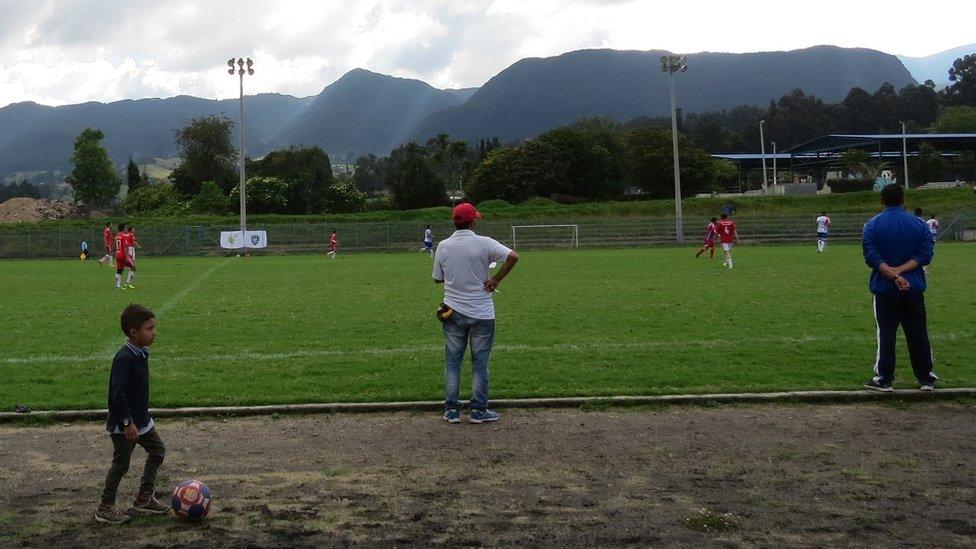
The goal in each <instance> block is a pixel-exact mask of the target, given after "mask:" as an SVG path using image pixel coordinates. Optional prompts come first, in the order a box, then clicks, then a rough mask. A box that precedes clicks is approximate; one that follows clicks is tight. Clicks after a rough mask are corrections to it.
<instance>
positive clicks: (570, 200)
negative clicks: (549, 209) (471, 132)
mask: <svg viewBox="0 0 976 549" xmlns="http://www.w3.org/2000/svg"><path fill="white" fill-rule="evenodd" d="M549 198H551V199H552V201H553V202H555V203H556V204H582V203H583V202H586V199H585V198H580V197H578V196H572V195H569V194H554V195H552V196H551V197H549Z"/></svg>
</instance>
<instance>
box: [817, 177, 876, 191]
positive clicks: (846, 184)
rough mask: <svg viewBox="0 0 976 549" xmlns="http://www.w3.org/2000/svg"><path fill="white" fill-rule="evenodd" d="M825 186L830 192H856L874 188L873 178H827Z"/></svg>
mask: <svg viewBox="0 0 976 549" xmlns="http://www.w3.org/2000/svg"><path fill="white" fill-rule="evenodd" d="M827 186H828V187H830V192H832V193H856V192H861V191H871V190H874V180H873V179H828V180H827Z"/></svg>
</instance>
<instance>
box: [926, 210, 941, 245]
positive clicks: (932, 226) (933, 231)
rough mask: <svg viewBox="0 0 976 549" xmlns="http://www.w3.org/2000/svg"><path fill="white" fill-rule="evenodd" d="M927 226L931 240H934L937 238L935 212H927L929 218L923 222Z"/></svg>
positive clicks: (937, 226) (937, 228)
mask: <svg viewBox="0 0 976 549" xmlns="http://www.w3.org/2000/svg"><path fill="white" fill-rule="evenodd" d="M925 224H926V225H928V226H929V234H931V235H932V242H935V241H936V240H938V238H939V220H938V219H936V218H935V214H929V220H928V221H926V222H925Z"/></svg>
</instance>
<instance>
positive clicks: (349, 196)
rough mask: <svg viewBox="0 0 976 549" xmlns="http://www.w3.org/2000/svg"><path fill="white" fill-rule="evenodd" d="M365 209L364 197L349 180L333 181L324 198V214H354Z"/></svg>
mask: <svg viewBox="0 0 976 549" xmlns="http://www.w3.org/2000/svg"><path fill="white" fill-rule="evenodd" d="M365 209H366V195H365V194H363V193H361V192H359V189H357V188H356V184H355V183H354V182H353V181H352V179H351V178H348V179H347V178H342V179H337V180H336V179H333V180H332V182H331V183H330V184H329V189H328V191H327V194H326V198H325V212H326V213H355V212H361V211H363V210H365Z"/></svg>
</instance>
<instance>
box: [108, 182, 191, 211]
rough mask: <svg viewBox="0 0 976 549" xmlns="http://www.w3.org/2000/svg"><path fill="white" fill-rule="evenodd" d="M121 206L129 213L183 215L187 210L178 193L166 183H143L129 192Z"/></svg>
mask: <svg viewBox="0 0 976 549" xmlns="http://www.w3.org/2000/svg"><path fill="white" fill-rule="evenodd" d="M122 208H123V209H124V210H125V211H126V213H128V214H130V215H161V216H171V215H185V214H186V213H187V210H188V206H187V203H186V202H183V199H182V197H181V196H180V193H179V192H177V191H176V189H174V188H173V186H172V185H170V184H168V183H160V184H156V185H144V186H142V187H138V188H137V189H136V190H134V191H132V192H131V193H129V194H128V195H127V196H126V197H125V200H124V201H122Z"/></svg>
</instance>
